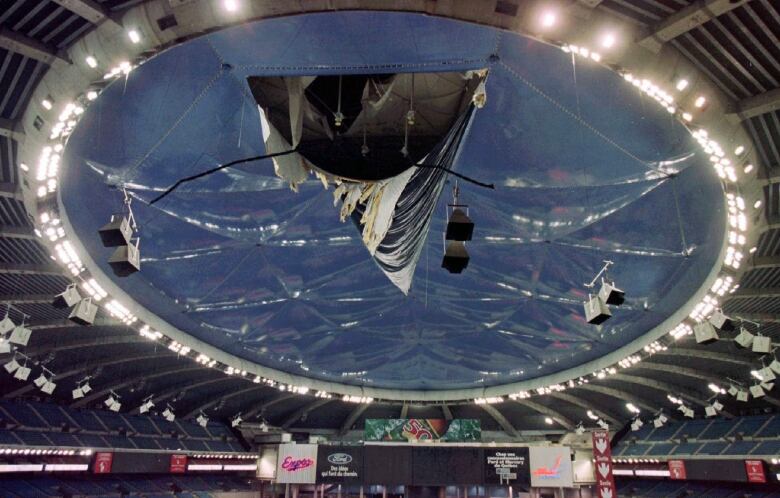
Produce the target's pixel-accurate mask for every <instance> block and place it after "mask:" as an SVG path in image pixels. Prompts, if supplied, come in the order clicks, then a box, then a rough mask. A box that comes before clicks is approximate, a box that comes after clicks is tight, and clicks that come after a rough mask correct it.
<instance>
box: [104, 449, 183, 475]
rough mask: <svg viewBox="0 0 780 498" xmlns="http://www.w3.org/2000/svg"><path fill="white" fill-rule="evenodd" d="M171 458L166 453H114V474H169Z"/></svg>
mask: <svg viewBox="0 0 780 498" xmlns="http://www.w3.org/2000/svg"><path fill="white" fill-rule="evenodd" d="M170 471H171V456H170V455H168V454H164V453H121V452H119V453H114V460H113V462H112V465H111V473H112V474H138V473H145V474H167V473H169V472H170Z"/></svg>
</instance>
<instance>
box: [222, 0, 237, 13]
mask: <svg viewBox="0 0 780 498" xmlns="http://www.w3.org/2000/svg"><path fill="white" fill-rule="evenodd" d="M222 5H223V6H224V7H225V10H226V11H228V12H235V11H237V10H238V1H237V0H222Z"/></svg>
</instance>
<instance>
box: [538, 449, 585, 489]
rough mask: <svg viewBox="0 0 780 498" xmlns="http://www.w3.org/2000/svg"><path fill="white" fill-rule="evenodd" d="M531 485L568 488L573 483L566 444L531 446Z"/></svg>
mask: <svg viewBox="0 0 780 498" xmlns="http://www.w3.org/2000/svg"><path fill="white" fill-rule="evenodd" d="M528 456H529V461H530V462H531V485H532V486H533V487H535V488H570V487H572V486H573V485H574V480H573V476H572V469H571V450H570V449H569V447H568V446H531V447H530V448H529V454H528Z"/></svg>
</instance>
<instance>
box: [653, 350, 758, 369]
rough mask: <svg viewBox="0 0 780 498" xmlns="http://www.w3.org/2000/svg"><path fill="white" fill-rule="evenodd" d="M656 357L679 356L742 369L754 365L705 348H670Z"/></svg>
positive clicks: (659, 352)
mask: <svg viewBox="0 0 780 498" xmlns="http://www.w3.org/2000/svg"><path fill="white" fill-rule="evenodd" d="M655 355H656V356H679V357H683V358H686V357H690V358H700V359H704V360H712V361H719V362H721V363H731V364H732V365H739V366H742V367H749V366H751V365H753V363H752V362H751V361H749V360H745V359H742V358H739V357H736V356H734V355H730V354H726V353H718V352H717V351H707V350H705V349H703V348H700V349H688V348H669V349H666V350H664V351H658V352H657V353H655Z"/></svg>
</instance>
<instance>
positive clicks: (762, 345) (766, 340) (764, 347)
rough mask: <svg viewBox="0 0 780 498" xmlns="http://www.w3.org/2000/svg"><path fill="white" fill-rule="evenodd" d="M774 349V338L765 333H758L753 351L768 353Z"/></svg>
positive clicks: (754, 340)
mask: <svg viewBox="0 0 780 498" xmlns="http://www.w3.org/2000/svg"><path fill="white" fill-rule="evenodd" d="M771 349H772V338H771V337H768V336H764V335H757V336H756V337H755V338H754V339H753V352H754V353H761V354H767V353H769V351H770V350H771Z"/></svg>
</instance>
